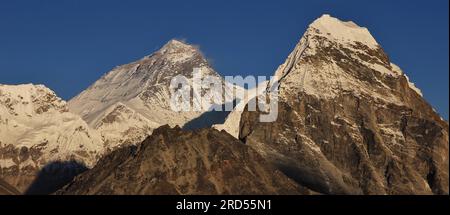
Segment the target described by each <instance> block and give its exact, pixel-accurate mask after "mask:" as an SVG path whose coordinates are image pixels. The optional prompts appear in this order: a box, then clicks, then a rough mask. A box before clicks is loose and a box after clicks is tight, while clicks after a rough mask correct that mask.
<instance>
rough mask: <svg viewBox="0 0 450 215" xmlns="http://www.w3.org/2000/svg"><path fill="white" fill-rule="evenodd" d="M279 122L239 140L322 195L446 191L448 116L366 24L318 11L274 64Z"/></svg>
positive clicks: (248, 121)
mask: <svg viewBox="0 0 450 215" xmlns="http://www.w3.org/2000/svg"><path fill="white" fill-rule="evenodd" d="M275 75H277V76H278V79H277V80H278V81H279V85H278V86H277V85H274V84H275V83H274V82H272V83H269V84H268V89H278V90H279V95H280V97H279V113H278V119H277V121H276V122H273V123H260V122H259V121H258V117H259V113H258V112H248V111H244V113H243V114H242V117H241V121H240V134H239V138H240V139H241V140H243V141H244V142H246V144H248V145H249V146H250V147H252V148H253V149H255V150H256V151H258V152H259V153H260V154H261V155H263V157H264V158H266V159H267V160H268V161H269V162H270V163H272V164H274V165H275V166H277V167H278V168H279V169H280V170H281V171H283V172H284V173H285V174H286V175H288V176H289V177H290V178H292V179H294V180H295V181H297V182H298V183H300V184H301V185H304V186H306V187H308V188H310V189H312V190H315V191H317V192H321V193H326V194H448V193H449V184H448V182H449V176H448V170H449V153H448V150H449V141H448V123H447V122H445V121H444V120H442V119H441V118H440V117H439V115H438V114H437V113H436V112H435V111H434V110H433V109H432V107H431V106H430V105H429V104H428V103H427V102H426V101H425V100H424V99H423V98H422V96H421V93H420V90H418V89H417V88H415V87H414V85H413V84H412V83H410V82H409V81H408V78H407V77H406V75H405V74H404V73H403V72H402V71H401V70H400V69H399V67H397V66H396V65H394V64H393V63H391V62H390V60H389V58H388V56H387V54H386V53H385V52H384V51H383V50H382V48H381V46H380V45H378V43H377V42H376V41H375V39H374V38H373V37H372V36H371V35H370V33H369V31H368V30H367V29H366V28H363V27H359V26H357V25H356V24H355V23H353V22H342V21H340V20H338V19H336V18H333V17H330V16H328V15H324V16H322V17H321V18H319V19H317V20H316V21H315V22H314V23H312V24H311V25H310V26H309V28H308V30H307V31H306V33H305V34H304V36H303V37H302V38H301V40H300V42H299V43H298V45H297V46H296V48H295V49H294V51H293V52H292V53H291V54H290V55H289V57H288V59H287V60H286V62H285V63H284V64H283V65H281V66H280V67H279V68H278V70H277V71H276V73H275Z"/></svg>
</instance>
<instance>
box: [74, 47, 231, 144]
mask: <svg viewBox="0 0 450 215" xmlns="http://www.w3.org/2000/svg"><path fill="white" fill-rule="evenodd" d="M194 68H198V69H199V71H201V73H202V75H203V76H207V75H209V76H212V77H216V78H218V79H220V80H222V77H220V75H218V74H217V73H216V72H215V71H214V70H213V69H212V68H211V67H210V66H209V64H208V62H207V61H206V59H205V58H204V57H203V55H202V54H201V52H200V51H199V50H198V49H197V48H196V47H194V46H192V45H188V44H185V43H183V42H180V41H177V40H171V41H169V42H168V43H167V44H166V45H164V46H163V47H162V48H161V49H160V50H158V51H157V52H155V53H154V54H152V55H150V56H147V57H144V58H143V59H141V60H138V61H136V62H133V63H130V64H126V65H123V66H119V67H117V68H115V69H113V70H112V71H111V72H109V73H107V74H106V75H104V76H103V77H102V78H101V79H100V80H98V81H96V82H95V83H94V84H93V85H92V86H91V87H89V88H88V89H87V90H85V91H83V92H82V93H81V94H80V95H78V96H76V97H75V98H73V99H72V100H70V101H69V108H70V110H71V111H73V112H74V113H77V114H79V115H80V116H81V117H82V118H83V119H84V120H85V121H86V122H87V123H88V124H89V125H90V126H91V127H92V128H94V129H96V130H98V131H99V132H100V133H101V135H102V138H103V140H104V141H105V145H106V146H107V147H108V148H116V147H118V146H120V145H122V144H134V143H137V142H141V141H142V140H143V139H144V138H145V137H146V136H147V135H149V134H151V132H152V130H153V129H155V128H157V127H159V126H161V125H165V124H169V125H171V126H175V125H179V126H183V125H185V124H186V123H188V122H190V121H192V120H193V119H196V118H198V117H200V116H201V115H202V114H203V113H204V112H205V111H187V112H175V111H172V110H171V107H170V99H171V97H170V96H171V91H170V89H169V86H170V82H171V80H172V78H174V77H175V76H177V75H183V76H185V77H187V78H188V79H189V83H190V84H191V85H192V79H193V71H194ZM225 87H230V86H229V85H226V86H225ZM204 88H205V90H204V91H202V92H201V94H202V95H204V94H206V93H211V94H212V95H213V97H214V98H220V99H221V100H222V101H228V100H231V99H232V97H231V95H230V94H226V93H222V92H219V91H215V90H213V89H208V88H207V87H205V86H204ZM224 91H225V90H224ZM224 91H223V92H224ZM191 102H192V103H196V104H199V103H200V102H201V101H199V100H193V101H191Z"/></svg>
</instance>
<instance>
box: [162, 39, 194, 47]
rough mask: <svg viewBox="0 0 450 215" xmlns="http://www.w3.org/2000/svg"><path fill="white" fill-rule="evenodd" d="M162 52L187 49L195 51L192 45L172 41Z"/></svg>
mask: <svg viewBox="0 0 450 215" xmlns="http://www.w3.org/2000/svg"><path fill="white" fill-rule="evenodd" d="M161 49H162V50H169V49H170V50H178V49H180V50H185V49H195V47H194V46H193V45H190V44H188V43H186V42H184V41H181V40H176V39H171V40H169V42H167V43H166V44H165V45H164V46H163V47H162V48H161Z"/></svg>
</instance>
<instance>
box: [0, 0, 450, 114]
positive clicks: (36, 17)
mask: <svg viewBox="0 0 450 215" xmlns="http://www.w3.org/2000/svg"><path fill="white" fill-rule="evenodd" d="M448 4H449V1H448V0H429V1H424V0H422V1H416V0H413V1H411V0H409V1H407V0H396V1H390V0H377V1H357V0H345V1H336V0H328V1H325V0H318V1H311V0H310V1H299V0H297V1H294V0H293V1H282V0H277V1H275V0H273V1H235V0H228V1H212V0H207V1H206V0H205V1H201V0H200V1H173V0H172V1H164V2H163V1H160V2H154V1H139V0H128V1H120V0H107V1H106V0H105V1H100V0H77V1H72V0H40V1H33V0H29V1H24V0H15V1H7V0H0V84H23V83H34V84H44V85H46V86H47V87H49V88H50V89H52V90H54V91H55V92H56V93H57V95H58V96H60V97H62V98H63V99H66V100H68V99H70V98H72V97H73V96H75V95H77V94H78V93H80V92H81V91H82V90H84V89H86V88H87V87H89V86H90V85H91V84H92V83H93V82H95V81H96V80H97V79H98V78H100V77H101V76H102V75H103V74H104V73H106V72H108V71H110V70H111V69H112V68H114V67H115V66H118V65H121V64H125V63H129V62H132V61H135V60H137V59H140V58H141V57H143V56H146V55H149V54H151V53H152V52H154V51H156V50H157V49H159V48H160V47H161V46H162V45H164V44H165V43H166V42H167V41H169V40H170V39H172V38H176V39H182V40H185V41H187V42H188V43H191V44H196V45H199V46H200V49H201V50H202V52H203V53H204V55H205V56H206V57H207V59H208V60H209V61H210V63H211V64H212V66H213V67H214V68H215V70H216V71H218V72H219V73H220V74H222V75H243V76H246V75H266V76H270V75H273V73H274V71H275V70H276V68H277V67H278V66H279V65H280V64H282V63H283V62H284V60H285V59H286V57H287V56H288V54H289V53H290V52H291V51H292V50H293V48H294V46H295V45H296V44H297V42H298V40H299V39H300V37H301V36H302V34H303V33H304V31H305V30H306V28H307V26H308V25H309V24H310V23H311V22H312V21H314V19H316V18H318V17H320V16H321V15H322V14H325V13H326V14H330V15H332V16H334V17H337V18H339V19H341V20H352V21H354V22H355V23H357V24H358V25H360V26H365V27H367V28H368V29H369V30H370V32H371V33H372V35H373V36H374V37H375V38H376V39H377V41H378V43H379V44H381V46H382V47H383V49H384V50H385V52H386V53H387V54H388V55H389V57H390V59H391V61H392V62H394V63H395V64H397V65H399V66H400V67H401V68H402V70H403V71H404V72H405V73H406V74H407V75H408V76H409V78H410V80H412V81H413V82H414V83H415V85H416V86H418V87H419V88H420V89H421V90H422V92H423V94H424V97H425V98H426V100H427V101H429V102H430V103H431V104H432V106H433V107H434V108H435V109H436V110H437V111H438V112H439V113H440V114H441V115H442V116H443V118H445V119H447V120H448V112H449V111H448V110H449V5H448Z"/></svg>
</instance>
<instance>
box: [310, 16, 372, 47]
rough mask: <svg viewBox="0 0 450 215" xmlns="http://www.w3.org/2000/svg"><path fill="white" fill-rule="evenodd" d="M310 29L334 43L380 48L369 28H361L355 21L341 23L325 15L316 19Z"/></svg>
mask: <svg viewBox="0 0 450 215" xmlns="http://www.w3.org/2000/svg"><path fill="white" fill-rule="evenodd" d="M309 28H310V29H311V28H312V29H313V30H314V32H318V33H319V34H322V36H325V37H327V38H328V39H331V40H333V41H338V42H345V43H349V42H350V43H351V42H360V43H362V44H365V45H367V46H368V47H371V48H376V47H377V46H378V43H377V41H376V40H375V38H373V36H372V35H371V34H370V32H369V30H368V29H367V28H365V27H360V26H359V25H357V24H356V23H354V22H353V21H341V20H340V19H338V18H335V17H332V16H330V15H329V14H324V15H322V16H321V17H319V18H318V19H316V20H315V21H314V22H313V23H312V24H311V25H310V26H309Z"/></svg>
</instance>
